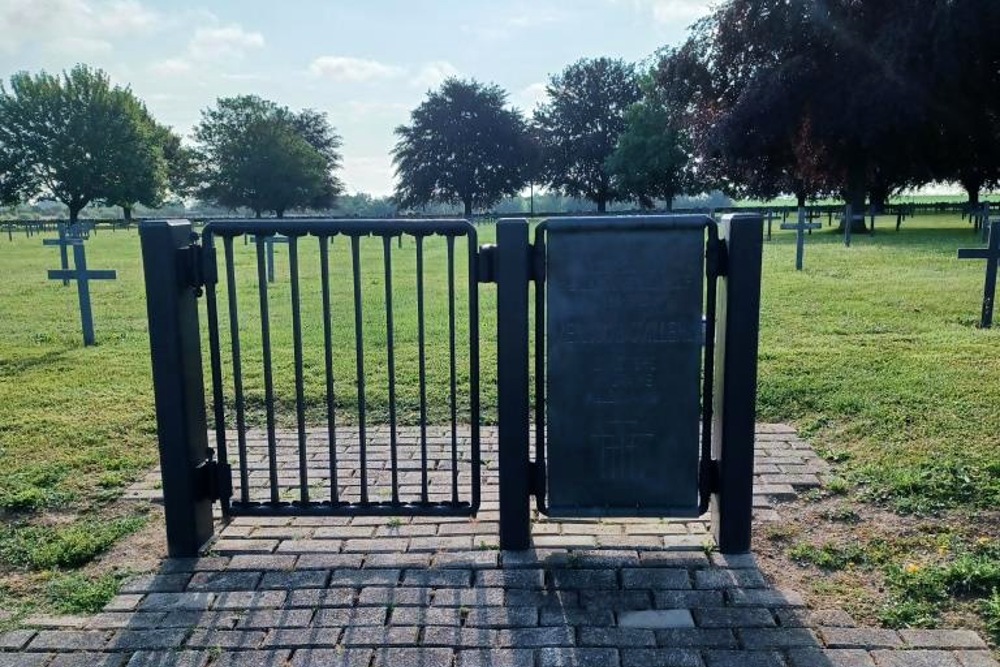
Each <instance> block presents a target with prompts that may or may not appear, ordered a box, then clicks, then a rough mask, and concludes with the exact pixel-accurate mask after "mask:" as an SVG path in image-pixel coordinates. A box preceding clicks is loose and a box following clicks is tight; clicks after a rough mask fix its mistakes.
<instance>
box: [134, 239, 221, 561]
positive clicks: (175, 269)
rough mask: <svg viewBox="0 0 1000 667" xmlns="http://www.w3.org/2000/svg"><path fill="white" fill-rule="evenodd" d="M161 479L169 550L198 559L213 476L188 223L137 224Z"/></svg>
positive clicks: (208, 530) (207, 531) (195, 257)
mask: <svg viewBox="0 0 1000 667" xmlns="http://www.w3.org/2000/svg"><path fill="white" fill-rule="evenodd" d="M139 237H140V241H141V245H142V260H143V266H144V273H145V280H146V307H147V311H148V315H149V346H150V353H151V356H152V362H153V390H154V395H155V398H156V430H157V439H158V441H159V450H160V468H161V470H162V476H163V508H164V514H165V515H166V524H167V551H168V554H169V555H170V556H171V557H175V558H176V557H185V556H196V555H197V554H198V551H199V549H200V548H201V547H202V546H203V545H204V544H205V543H206V542H207V541H208V540H209V539H210V538H211V537H212V532H213V526H212V501H211V499H210V498H209V497H208V495H209V494H207V493H206V492H205V491H206V488H205V487H206V485H205V483H204V482H205V481H206V480H205V475H206V473H209V474H210V472H211V466H210V465H208V464H209V462H210V461H211V456H212V452H211V450H210V449H209V448H208V422H207V419H206V415H205V385H204V380H203V376H202V365H201V335H200V330H199V326H198V291H197V290H198V287H197V285H196V284H194V283H195V281H193V280H192V275H191V273H190V269H194V268H195V265H194V262H198V261H200V256H199V254H198V252H197V251H198V246H196V245H194V236H193V232H192V227H191V223H190V222H188V221H186V220H183V221H180V220H150V221H145V222H142V223H141V224H140V225H139Z"/></svg>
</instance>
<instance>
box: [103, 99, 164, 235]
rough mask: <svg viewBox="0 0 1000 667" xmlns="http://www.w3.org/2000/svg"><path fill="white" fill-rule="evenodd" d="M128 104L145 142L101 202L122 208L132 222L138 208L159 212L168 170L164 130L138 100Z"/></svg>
mask: <svg viewBox="0 0 1000 667" xmlns="http://www.w3.org/2000/svg"><path fill="white" fill-rule="evenodd" d="M126 103H127V104H129V105H130V106H132V107H133V108H132V110H131V113H132V115H133V116H134V118H135V119H136V130H137V131H138V132H139V133H140V134H141V136H142V141H141V142H140V143H139V144H138V149H137V150H136V151H135V152H134V153H131V154H130V155H127V156H125V160H124V161H123V163H122V164H121V168H120V169H119V170H118V171H117V172H116V173H115V174H113V176H112V179H111V186H110V190H109V192H108V194H107V195H105V196H104V197H102V198H101V199H102V200H103V201H104V202H105V203H106V204H108V205H110V206H120V207H121V209H122V213H123V215H124V217H125V219H126V220H131V219H132V209H133V208H134V207H135V205H136V204H142V205H144V206H149V207H151V208H156V207H158V206H160V205H161V204H162V203H163V197H164V195H165V194H166V188H167V175H168V167H167V162H166V160H165V158H164V140H165V137H164V135H163V131H164V129H165V128H162V127H161V126H159V125H157V123H156V121H155V120H153V117H152V116H151V115H150V113H149V111H148V110H147V109H146V106H145V105H144V104H142V103H141V102H140V101H139V100H137V99H135V98H131V99H130V100H127V102H126ZM168 132H169V130H168ZM178 141H179V139H178Z"/></svg>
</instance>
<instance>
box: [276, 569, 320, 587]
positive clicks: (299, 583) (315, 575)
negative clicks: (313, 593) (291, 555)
mask: <svg viewBox="0 0 1000 667" xmlns="http://www.w3.org/2000/svg"><path fill="white" fill-rule="evenodd" d="M329 577H330V572H329V571H327V570H294V571H292V572H265V573H264V577H263V579H261V582H260V587H261V588H264V589H266V588H277V589H281V590H288V589H291V588H322V587H323V586H326V582H327V580H328V579H329Z"/></svg>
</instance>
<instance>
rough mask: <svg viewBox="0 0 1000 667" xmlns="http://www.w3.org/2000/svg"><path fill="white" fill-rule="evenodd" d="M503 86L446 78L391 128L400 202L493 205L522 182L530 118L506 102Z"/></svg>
mask: <svg viewBox="0 0 1000 667" xmlns="http://www.w3.org/2000/svg"><path fill="white" fill-rule="evenodd" d="M506 103H507V93H505V92H504V91H503V90H502V89H500V88H499V87H497V86H493V85H484V84H482V83H479V82H478V81H462V80H459V79H454V78H452V79H448V80H447V81H445V82H444V84H442V86H441V88H440V89H439V90H437V91H432V92H430V93H428V95H427V99H426V100H424V101H423V102H422V103H421V104H420V106H418V107H417V108H416V109H414V110H413V111H412V112H411V113H410V124H409V125H401V126H399V127H397V128H396V131H395V132H396V136H397V137H398V138H399V139H398V141H397V143H396V146H395V148H394V149H393V152H392V160H393V164H394V165H395V167H396V177H397V178H398V179H399V181H398V183H397V185H396V192H395V197H396V200H397V202H398V203H399V205H400V206H401V207H404V208H412V207H419V206H424V205H426V204H428V203H430V202H440V203H449V204H450V203H457V202H461V203H462V205H463V207H464V210H465V215H466V216H470V215H472V212H473V210H474V209H485V208H489V207H491V206H493V205H494V204H496V203H497V202H499V201H500V199H501V198H502V197H503V196H504V195H514V194H516V193H517V192H519V191H520V190H521V189H522V188H523V187H524V186H525V184H526V183H527V179H528V165H527V161H528V144H527V141H528V139H527V125H526V123H525V121H524V118H523V117H522V116H521V114H520V112H518V111H516V110H515V109H509V108H505V106H504V105H505V104H506Z"/></svg>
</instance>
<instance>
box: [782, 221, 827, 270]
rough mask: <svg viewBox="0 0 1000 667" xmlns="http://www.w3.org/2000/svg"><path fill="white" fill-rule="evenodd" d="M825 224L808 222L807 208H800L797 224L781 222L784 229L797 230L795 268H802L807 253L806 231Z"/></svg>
mask: <svg viewBox="0 0 1000 667" xmlns="http://www.w3.org/2000/svg"><path fill="white" fill-rule="evenodd" d="M822 227H823V225H821V224H820V223H818V222H806V210H805V208H800V209H799V221H798V222H797V223H795V224H789V223H787V222H783V223H781V228H782V229H794V230H795V270H796V271H801V270H802V260H803V258H804V256H805V253H806V231H810V232H811V231H812V230H814V229H820V228H822Z"/></svg>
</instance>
